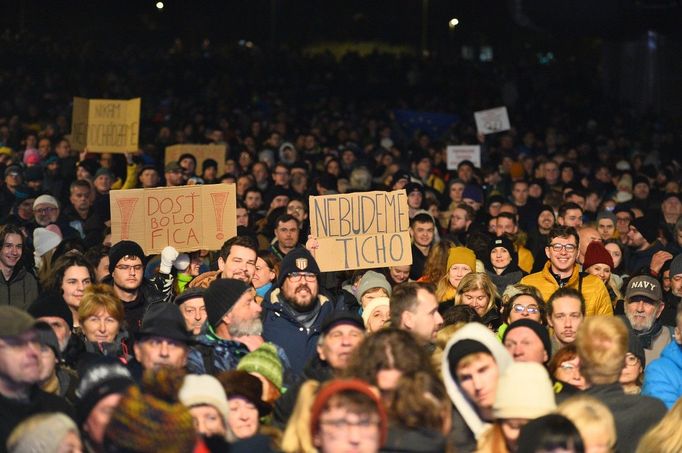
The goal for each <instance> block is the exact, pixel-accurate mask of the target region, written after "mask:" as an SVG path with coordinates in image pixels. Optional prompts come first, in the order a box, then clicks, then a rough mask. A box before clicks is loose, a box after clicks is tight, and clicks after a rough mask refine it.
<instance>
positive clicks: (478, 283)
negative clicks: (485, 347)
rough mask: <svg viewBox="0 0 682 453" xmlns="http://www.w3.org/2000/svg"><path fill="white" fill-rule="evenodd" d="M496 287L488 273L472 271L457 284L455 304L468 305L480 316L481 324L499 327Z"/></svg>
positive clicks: (494, 327) (494, 328)
mask: <svg viewBox="0 0 682 453" xmlns="http://www.w3.org/2000/svg"><path fill="white" fill-rule="evenodd" d="M498 299H499V296H498V294H497V288H496V287H495V284H494V283H493V282H492V280H490V277H488V274H485V273H483V272H472V273H470V274H467V275H466V276H464V278H463V279H462V281H460V282H459V286H457V293H456V294H455V305H468V306H470V307H471V308H473V309H474V310H475V311H476V314H477V315H478V316H480V317H481V319H482V320H483V321H482V322H483V324H484V325H486V326H488V327H490V328H492V329H493V330H497V328H498V327H500V314H499V310H498Z"/></svg>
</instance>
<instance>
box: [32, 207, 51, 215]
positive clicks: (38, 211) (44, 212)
mask: <svg viewBox="0 0 682 453" xmlns="http://www.w3.org/2000/svg"><path fill="white" fill-rule="evenodd" d="M56 210H57V208H53V207H48V208H40V209H34V210H33V212H35V213H36V214H43V215H44V214H48V213H50V212H55V211H56Z"/></svg>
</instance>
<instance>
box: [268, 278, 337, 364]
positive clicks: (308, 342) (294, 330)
mask: <svg viewBox="0 0 682 453" xmlns="http://www.w3.org/2000/svg"><path fill="white" fill-rule="evenodd" d="M316 303H319V304H320V310H319V313H318V314H317V316H316V317H315V318H314V320H313V323H312V325H311V326H310V327H309V328H306V327H305V326H303V325H302V324H301V323H300V322H299V321H297V320H296V319H294V317H293V316H292V315H291V314H290V312H289V310H287V308H286V307H284V306H283V304H284V301H283V298H282V296H281V293H280V289H279V288H276V289H274V290H273V291H272V292H271V293H270V298H269V299H267V300H264V301H263V303H262V305H261V306H262V307H263V313H262V319H263V338H264V339H265V341H270V342H272V343H275V344H276V345H278V346H280V347H281V348H282V349H284V351H285V352H286V354H287V356H288V357H289V360H290V361H291V368H292V371H293V372H294V374H296V375H298V374H300V373H301V371H303V367H304V366H305V364H306V363H307V362H308V360H310V359H311V358H312V357H314V356H315V355H316V354H317V350H316V347H317V339H318V338H319V336H320V327H321V326H322V322H323V321H324V320H325V319H326V318H327V317H328V316H329V315H330V314H331V313H333V312H334V311H335V310H336V308H335V306H334V302H333V301H332V300H331V299H329V298H328V297H326V296H324V295H321V294H320V295H318V296H317V300H316Z"/></svg>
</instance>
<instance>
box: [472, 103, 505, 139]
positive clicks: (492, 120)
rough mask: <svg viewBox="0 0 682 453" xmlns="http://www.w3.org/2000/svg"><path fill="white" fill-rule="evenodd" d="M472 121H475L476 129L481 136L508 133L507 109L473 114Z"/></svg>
mask: <svg viewBox="0 0 682 453" xmlns="http://www.w3.org/2000/svg"><path fill="white" fill-rule="evenodd" d="M474 119H475V120H476V129H478V132H479V133H482V134H494V133H496V132H502V131H508V130H509V129H510V128H511V124H510V123H509V115H508V114H507V107H497V108H494V109H490V110H481V111H480V112H474Z"/></svg>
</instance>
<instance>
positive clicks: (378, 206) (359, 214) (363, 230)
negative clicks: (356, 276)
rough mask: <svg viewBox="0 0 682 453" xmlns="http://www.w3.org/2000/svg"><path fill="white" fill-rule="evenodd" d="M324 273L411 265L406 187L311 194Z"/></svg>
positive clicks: (319, 260)
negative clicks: (343, 193)
mask: <svg viewBox="0 0 682 453" xmlns="http://www.w3.org/2000/svg"><path fill="white" fill-rule="evenodd" d="M309 212H310V231H311V234H312V235H313V236H314V237H316V238H317V240H318V242H319V244H320V246H319V248H318V249H317V250H316V251H315V260H316V261H317V264H318V265H319V266H320V270H322V271H323V272H329V271H340V270H350V269H367V268H374V267H387V266H407V265H410V264H412V248H411V243H410V234H409V231H408V228H409V226H410V219H409V214H408V206H407V195H406V193H405V190H396V191H393V192H379V191H377V192H359V193H352V194H345V195H323V196H319V197H310V211H309Z"/></svg>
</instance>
